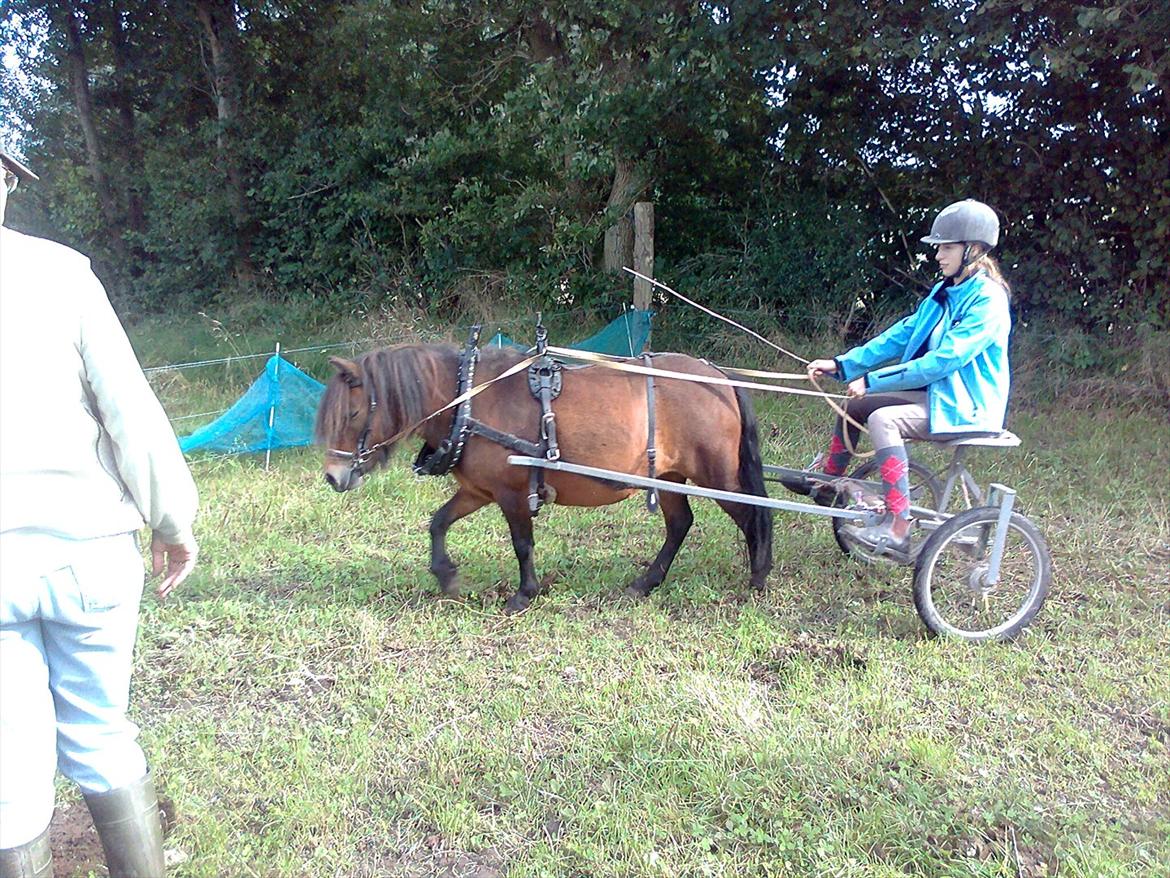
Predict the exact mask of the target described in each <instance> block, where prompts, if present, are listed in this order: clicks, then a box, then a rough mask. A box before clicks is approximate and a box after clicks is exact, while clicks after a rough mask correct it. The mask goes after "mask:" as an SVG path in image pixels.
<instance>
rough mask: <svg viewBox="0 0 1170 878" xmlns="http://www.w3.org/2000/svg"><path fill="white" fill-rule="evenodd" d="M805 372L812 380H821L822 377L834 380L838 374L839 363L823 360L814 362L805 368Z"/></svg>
mask: <svg viewBox="0 0 1170 878" xmlns="http://www.w3.org/2000/svg"><path fill="white" fill-rule="evenodd" d="M805 370H806V371H807V372H808V377H809V378H810V379H812V378H819V377H820V376H822V375H828V376H829V377H830V378H832V377H835V376H836V374H837V361H836V360H823V359H822V360H813V361H812V362H811V363H809V364H808V365H807V366H805Z"/></svg>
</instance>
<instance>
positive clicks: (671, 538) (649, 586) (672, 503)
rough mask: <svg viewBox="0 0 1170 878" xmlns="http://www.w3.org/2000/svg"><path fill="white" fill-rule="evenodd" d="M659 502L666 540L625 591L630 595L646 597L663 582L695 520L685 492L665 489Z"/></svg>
mask: <svg viewBox="0 0 1170 878" xmlns="http://www.w3.org/2000/svg"><path fill="white" fill-rule="evenodd" d="M665 478H667V479H668V480H669V481H679V479H677V478H670V477H665ZM658 503H659V505H660V506H661V508H662V517H663V518H664V519H665V521H666V540H665V542H663V544H662V548H661V549H659V550H658V556H657V557H656V558H655V559H654V561H653V562H652V563H651V564H650V566H649V567H648V568H647V569H646V572H645V573H643V574H641V575H640V576H639V577H638V578H637V579H635V580H634V581H633V582H631V583H630V584H629V586H627V588H626V594H628V595H629V596H630V597H638V598H644V597H646V596H647V595H649V594H650V592H652V591H654V589H656V588H657V587H658V586H660V585H661V584H662V580H664V579H665V578H666V574H667V572H668V571H669V570H670V565H671V564H673V563H674V556H675V555H677V554H678V549H679V546H681V545H682V542H683V540H684V539H686V536H687V532H688V531H689V530H690V529H691V524H692V523H694V520H695V515H694V513H693V512H691V504H690V503H689V502H687V498H686V495H685V494H672V493H670V492H668V491H663V492H662V493H661V494H660V495H659V497H658Z"/></svg>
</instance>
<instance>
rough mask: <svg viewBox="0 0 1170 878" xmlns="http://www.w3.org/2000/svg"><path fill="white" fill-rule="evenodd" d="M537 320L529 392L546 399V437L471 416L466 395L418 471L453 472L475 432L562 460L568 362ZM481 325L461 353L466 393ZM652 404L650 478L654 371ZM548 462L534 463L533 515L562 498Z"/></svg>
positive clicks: (654, 504) (653, 504) (649, 503)
mask: <svg viewBox="0 0 1170 878" xmlns="http://www.w3.org/2000/svg"><path fill="white" fill-rule="evenodd" d="M539 320H540V318H539V317H538V318H537V324H536V354H537V357H538V359H537V360H536V362H534V363H533V364H532V365H531V366H529V367H528V391H529V393H531V394H532V396H533V397H534V398H535V399H536V400H537V401H538V402H539V403H540V441H539V442H538V443H537V442H530V441H529V440H527V439H521V438H520V437H519V436H514V435H513V434H511V433H505V432H503V431H502V430H497V429H496V428H495V427H491V426H489V425H487V424H485V423H483V421H480V420H477V419H476V418H474V417H472V415H471V399H470V398H468V399H465V400H464V401H463V402H461V403H460V404H459V406H458V407H457V408H456V409H455V417H454V418H453V419H452V421H451V431H450V433H448V434H447V436H446V438H444V439H443V440H442V441H441V442H440V443H439V447H438V448H432V447H431V446H430V445H424V446H423V447H422V448H421V449H420V450H419V453H418V456H417V457H416V458H415V460H414V471H415V472H416V473H417V474H418V475H424V476H441V475H444V474H446V473H449V472H450V471H451V470H452V469H454V468H455V466H456V465H457V464H458V463H459V461H460V459H461V458H462V457H463V449H464V446H465V445H466V444H467V439H468V437H469V436H481V437H483V438H484V439H487V440H488V441H489V442H494V443H496V444H497V445H502V446H504V447H505V448H510V449H512V450H513V451H516V452H519V453H520V454H523V455H525V456H526V457H542V458H544V459H545V460H559V459H560V456H561V450H560V446H559V445H558V444H557V426H556V412H554V411H553V407H552V402H553V400H554V399H556V398H557V397H558V396H560V395H561V389H562V386H563V377H562V369H563V366H562V365H561V363H559V362H558V361H556V360H554V359H553V358H552V357H551V356H550V355H549V354H548V331H547V330H546V329H545V328H544V326H543V325H542V324H541V323H540V322H539ZM480 328H481V327H480V325H479V324H476V325H475V326H473V327H472V328H471V332H470V334H469V335H468V338H467V345H466V347H465V348H464V349H463V352H462V353H461V354H460V355H459V386H458V389H457V395H458V396H463V395H464V394H466V393H467V392H468V391H469V390H471V388H472V386H473V385H474V383H475V367H476V364H477V363H478V362H479V335H480ZM651 356H653V355H652V354H643V355H642V359H643V361H644V362H645V364H646V365H647V366H649V365H650V358H651ZM646 405H647V416H648V422H649V430H648V433H649V435H648V437H647V440H646V457H647V460H648V462H649V472H650V478H655V474H656V473H655V460H656V458H657V449H656V447H655V444H654V433H655V417H654V412H655V404H654V376H653V375H647V376H646ZM544 475H545V473H544V468H543V467H538V466H534V467H530V468H529V477H528V510H529V512H530V513H531V514H532V515H536V514H537V513H538V512H539V511H540V507H541V506H542V505H543V504H544V503H546V502H551V501H554V500H555V499H556V492H555V491H554V490H553V489H552V487H551V486H550V485H546V484H545V479H544ZM646 508H647V509H649V510H650V511H651V512H654V511H656V510H657V509H658V491H657V489H655V488H650V489H648V490H647V491H646Z"/></svg>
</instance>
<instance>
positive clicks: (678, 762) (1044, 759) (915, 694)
mask: <svg viewBox="0 0 1170 878" xmlns="http://www.w3.org/2000/svg"><path fill="white" fill-rule="evenodd" d="M183 380H184V381H189V384H188V386H187V389H188V391H189V395H191V396H194V397H196V399H193V400H188V404H189V405H192V406H198V405H202V404H204V403H205V402H206V400H205V399H203V398H202V397H203V395H214V394H215V393H222V392H223V391H222V390H221V389H217V387H216V382H215V381H214V380H212V379H200V380H202V381H205V385H202V386H201V385H199V384H198V383H197V382H195V381H194V380H193V379H186V378H184V379H183ZM168 406H170V403H168ZM759 407H760V410H761V411H760V414H761V421H762V424H763V435H764V437H765V440H766V454H765V456H766V459H768V460H769V461H770V462H776V463H783V464H791V465H799V464H801V463H803V462H805V461H806V460H807V459H808V458H809V457H811V455H812V453H813V452H814V451H816V450H817V449H818V447H819V445H820V443H821V441H822V439H823V435H822V434H823V432H824V429H825V427H826V424H827V422H828V413H827V411H826V410H825V409H824V407H823V406H820V405H819V404H817V403H815V402H811V401H808V400H802V399H795V398H791V399H790V398H785V399H783V400H780V401H768V402H764V401H761V402H760V403H759ZM1012 426H1013V428H1014V429H1015V430H1016V432H1017V433H1019V434H1020V435H1021V436H1022V437H1023V438H1024V444H1023V446H1022V448H1021V449H1018V450H1015V451H1009V452H1000V453H997V452H987V451H985V452H981V453H980V454H979V455H978V457H977V458H976V460H975V463H974V464H973V467H972V468H973V470H974V471H975V472H976V473H977V475H978V476H979V478H980V481H981V482H983V483H986V482H988V481H992V480H995V481H1003V482H1005V483H1007V484H1009V485H1013V486H1015V487H1016V488H1017V489H1018V490H1019V493H1020V498H1021V503H1022V504H1023V507H1024V511H1026V512H1027V513H1028V514H1029V515H1030V516H1031V517H1033V519H1034V520H1035V521H1036V522H1037V523H1038V524H1040V526H1041V527H1042V528H1043V530H1044V532H1045V533H1046V535H1047V538H1048V540H1049V542H1050V543H1051V545H1052V549H1053V554H1054V559H1055V571H1056V572H1055V576H1054V582H1053V587H1052V592H1051V594H1050V597H1049V599H1048V602H1047V604H1046V605H1045V607H1044V609H1043V611H1042V612H1041V614H1040V616H1039V617H1038V618H1037V620H1036V621H1035V622H1034V623H1033V625H1032V627H1031V628H1030V629H1029V631H1028V632H1027V634H1026V635H1025V636H1024V637H1023V638H1021V639H1020V640H1019V641H1017V642H1015V643H1012V644H993V645H983V646H971V645H967V644H963V643H955V642H950V641H940V640H936V639H932V638H930V637H928V636H926V633H925V631H924V628H923V626H922V625H921V623H920V622H919V620H918V618H917V616H916V614H915V611H914V606H913V602H912V600H911V597H910V575H909V572H908V571H906V570H903V569H892V570H879V569H875V568H872V567H865V566H862V565H859V564H857V563H855V562H853V561H851V560H849V559H847V558H845V557H844V556H842V555H841V554H840V552H839V551H838V549H837V547H836V544H835V543H834V541H833V538H832V534H831V532H830V528H829V526H828V524H827V523H826V522H824V521H822V520H820V519H812V518H808V517H799V516H795V515H787V514H779V515H778V516H777V518H776V535H775V553H776V567H775V570H774V572H773V574H772V576H771V578H770V581H769V588H768V590H767V592H765V593H762V594H758V593H754V592H752V591H751V590H750V589H748V588H747V586H746V581H747V573H746V566H745V560H744V557H743V550H742V548H741V541H740V539H739V535H738V531H736V530H735V528H734V526H733V525H732V524H731V522H730V520H729V519H727V518H726V516H724V515H723V514H722V513H721V512H720V511H719V510H718V509H717V508H716V507H715V506H714V505H712V504H708V503H702V502H697V503H696V504H695V509H696V524H695V527H694V529H693V531H692V533H691V535H690V537H689V538H688V541H687V543H686V544H685V545H684V547H683V549H682V551H681V552H680V555H679V557H678V560H677V562H676V564H675V566H674V568H673V570H672V572H671V575H670V577H669V578H668V579H667V581H666V583H665V584H664V585H663V586H662V587H661V588H660V589H659V590H658V591H657V592H656V593H655V594H654V595H653V596H652V597H651V598H650V599H649V600H647V601H645V602H632V601H630V600H628V599H626V598H624V597H621V596H620V595H621V590H622V588H623V586H624V584H625V583H626V581H627V580H628V579H630V578H632V576H633V575H634V573H635V572H636V571H637V570H638V569H639V566H640V565H641V564H642V563H644V562H646V561H648V560H649V559H650V558H651V557H653V555H654V553H655V552H656V550H657V548H658V545H659V543H660V541H661V538H662V534H661V521H660V518H658V517H657V516H650V515H648V514H647V513H646V512H645V510H644V508H643V506H642V504H641V502H640V500H633V501H631V502H627V503H623V504H619V505H618V506H614V507H609V508H607V509H601V510H575V509H563V508H559V507H555V508H551V509H546V510H545V511H543V512H542V513H541V515H540V517H539V519H538V521H537V527H536V539H537V546H536V562H537V568H538V573H539V574H540V575H544V576H547V577H548V578H549V583H550V586H549V589H548V592H547V594H546V595H544V596H543V597H541V598H540V599H539V600H538V601H537V602H535V603H534V605H533V607H532V608H531V610H529V611H528V612H527V613H525V614H523V615H521V616H519V617H506V616H504V615H503V613H502V611H501V610H502V606H503V601H504V600H505V599H506V597H507V596H508V595H509V594H510V593H511V592H512V590H513V589H514V587H515V579H516V565H515V560H514V557H513V554H512V549H511V545H510V542H509V540H508V537H507V529H506V527H505V525H504V522H503V519H502V517H501V516H500V514H499V513H498V511H496V510H495V509H494V507H489V508H488V509H485V510H483V511H481V512H480V513H477V514H476V515H474V516H472V517H470V518H469V519H466V520H464V521H462V522H460V523H459V524H457V525H456V526H455V527H454V528H453V529H452V531H451V535H450V539H449V548H450V550H451V553H452V556H453V557H454V558H455V559H456V561H457V562H458V563H460V564H461V574H462V578H463V582H464V586H465V595H464V597H463V598H462V599H460V600H449V599H443V598H441V597H440V596H439V594H438V592H437V589H436V587H435V585H434V584H433V581H432V578H431V576H430V574H429V573H428V572H427V570H426V566H427V558H428V537H427V531H426V528H427V522H428V520H429V517H430V514H431V513H432V512H433V510H434V509H435V508H436V507H437V506H439V505H440V504H441V503H442V502H443V501H444V500H445V499H446V498H447V496H448V495H449V493H450V490H451V488H450V481H449V480H448V479H446V478H432V479H426V480H420V479H418V478H416V477H414V476H413V475H412V474H411V473H410V471H409V466H408V459H407V457H406V454H407V452H408V451H413V449H404V451H403V454H402V455H401V456H400V458H399V459H398V460H397V461H396V462H395V463H394V465H393V466H392V467H390V468H389V469H387V470H385V471H383V472H381V473H379V474H378V475H377V476H375V477H374V478H372V479H370V480H368V481H367V483H366V484H365V485H363V486H362V488H361V489H360V491H357V492H354V493H352V494H345V495H337V494H334V493H333V492H332V491H330V490H329V489H328V488H327V487H326V486H325V485H324V483H323V481H322V479H321V475H320V469H319V466H320V460H319V459H318V456H317V455H316V454H315V453H314V452H311V451H294V452H283V453H280V454H277V455H274V458H273V466H272V469H271V470H270V471H268V472H265V471H264V470H263V468H262V466H260V465H259V464H258V461H257V460H256V459H255V458H226V459H225V458H220V459H208V460H197V461H196V462H194V464H193V471H194V473H195V477H196V480H197V482H198V484H199V487H200V491H201V494H202V514H201V518H200V520H199V524H198V528H197V532H198V537H199V539H200V542H201V547H202V559H201V562H200V566H199V568H198V569H197V571H196V573H195V574H194V576H193V577H192V579H191V580H190V582H189V584H188V585H187V586H186V587H185V588H184V589H183V590H182V592H181V593H180V594H178V595H177V596H175V597H174V598H172V599H171V600H169V601H167V602H166V603H163V604H160V603H158V602H157V601H156V600H155V599H154V598H153V596H148V597H147V599H146V601H145V603H144V610H143V618H142V629H141V634H140V645H139V651H138V656H137V666H136V671H135V678H134V680H135V682H134V693H133V699H132V700H133V715H134V718H135V719H136V721H138V722H139V723H140V724H141V726H142V728H143V743H144V745H145V748H146V750H147V751H148V754H149V756H150V759H151V761H152V763H153V765H154V767H155V771H156V773H157V776H158V781H159V785H160V787H161V789H162V791H163V792H164V793H165V795H167V796H169V797H170V798H171V799H173V801H174V803H175V810H176V814H177V824H176V826H175V828H174V830H173V831H172V834H171V836H170V837H169V839H168V841H167V847H168V848H170V849H172V850H173V851H175V852H179V853H180V857H179V859H180V860H181V862H180V863H179V865H177V866H176V867H175V869H174V874H175V875H180V876H221V875H231V876H237V875H239V876H248V875H256V876H301V875H314V876H316V875H321V876H332V875H339V876H363V875H369V876H373V875H402V876H424V875H437V874H444V875H469V874H474V875H479V876H493V875H504V874H506V875H508V876H510V878H511V876H544V875H563V876H578V875H580V876H585V875H590V876H592V875H607V876H608V875H613V876H627V875H628V876H644V875H645V876H657V875H663V876H666V875H687V876H690V875H696V876H701V875H722V876H743V875H752V876H754V875H760V876H766V875H776V876H826V878H828V876H873V878H878V876H881V878H892V876H902V875H918V876H954V878H958V876H987V878H990V876H1003V878H1007V876H1037V875H1045V874H1047V875H1054V874H1059V875H1061V876H1085V878H1088V876H1119V878H1120V876H1136V875H1150V876H1153V875H1167V874H1170V870H1168V869H1167V867H1166V865H1165V864H1166V863H1170V842H1168V841H1167V839H1168V838H1170V816H1168V815H1170V754H1168V750H1167V748H1168V747H1170V675H1168V674H1167V671H1166V657H1167V655H1168V654H1170V630H1168V625H1167V614H1168V613H1170V512H1168V510H1170V482H1168V481H1167V479H1166V478H1165V474H1166V472H1167V470H1168V469H1170V456H1168V452H1167V450H1166V448H1165V441H1164V440H1165V436H1166V433H1165V416H1164V413H1150V414H1143V413H1132V412H1131V413H1128V414H1127V413H1117V412H1110V411H1108V410H1105V409H1102V410H1100V411H1098V412H1095V413H1094V414H1092V415H1086V414H1085V413H1084V412H1080V413H1071V412H1067V411H1062V410H1061V409H1060V408H1059V407H1056V406H1043V405H1036V406H1033V407H1030V408H1028V409H1027V410H1021V413H1020V414H1019V415H1017V416H1016V417H1014V418H1013V422H1012ZM936 462H937V461H936Z"/></svg>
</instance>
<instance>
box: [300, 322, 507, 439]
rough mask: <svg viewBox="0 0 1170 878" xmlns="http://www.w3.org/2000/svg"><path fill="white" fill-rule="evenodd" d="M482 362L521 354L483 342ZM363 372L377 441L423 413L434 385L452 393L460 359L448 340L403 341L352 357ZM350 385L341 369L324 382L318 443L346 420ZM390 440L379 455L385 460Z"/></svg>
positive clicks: (373, 436) (340, 428)
mask: <svg viewBox="0 0 1170 878" xmlns="http://www.w3.org/2000/svg"><path fill="white" fill-rule="evenodd" d="M480 356H481V362H484V363H492V362H495V361H498V360H501V359H503V360H505V361H506V362H516V361H518V360H519V358H520V355H519V354H517V353H516V352H515V351H513V350H510V349H500V348H485V349H483V350H482V351H481V352H480ZM354 363H355V365H356V366H357V367H358V369H359V370H360V373H361V378H362V390H363V392H364V393H365V394H366V396H367V399H368V398H369V395H370V394H371V393H372V394H373V397H374V399H375V400H376V401H377V406H376V408H375V409H374V420H373V422H372V423H371V424H370V440H371V442H375V441H378V442H380V441H382V440H384V439H388V438H390V437H391V436H394V435H397V434H398V433H399V432H401V431H402V430H405V429H406V428H407V427H410V426H411V425H413V424H417V423H418V422H420V421H421V420H422V419H423V418H425V417H426V416H427V415H429V414H431V410H429V409H428V400H430V399H431V398H432V392H433V391H435V390H437V391H438V393H439V395H440V396H442V397H443V398H445V399H454V397H455V391H456V382H455V379H454V374H455V372H456V370H457V367H458V363H459V349H458V348H456V347H455V346H454V345H450V344H402V345H396V346H394V347H390V348H382V349H381V350H377V351H370V352H369V353H366V354H362V355H361V356H360V357H358V358H357V359H355V360H354ZM349 390H350V388H349V385H348V384H346V382H345V379H344V378H343V377H342V376H341V374H340V373H338V374H335V375H333V377H331V378H330V379H329V381H328V382H326V384H325V392H324V394H323V395H322V397H321V403H320V405H319V406H318V408H317V423H316V427H315V429H314V433H315V435H316V440H317V443H318V444H320V445H328V444H329V443H330V442H332V441H334V438H335V437H337V436H339V435H341V433H342V432H343V431H344V430H345V427H346V425H347V423H348V421H349V413H350V408H349V406H350V403H349ZM392 448H393V446H387V447H386V448H385V451H386V454H383V455H381V456H380V459H381V460H382V461H385V460H386V458H387V457H388V456H389V452H390V451H391V450H392Z"/></svg>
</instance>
